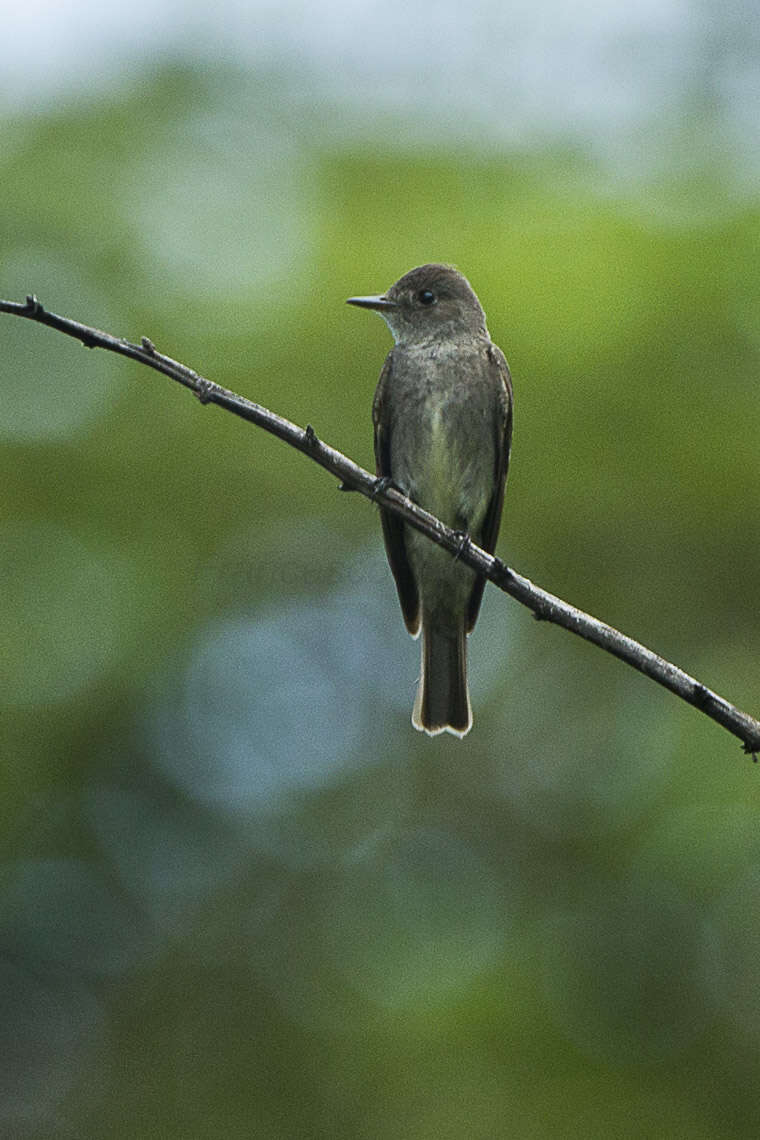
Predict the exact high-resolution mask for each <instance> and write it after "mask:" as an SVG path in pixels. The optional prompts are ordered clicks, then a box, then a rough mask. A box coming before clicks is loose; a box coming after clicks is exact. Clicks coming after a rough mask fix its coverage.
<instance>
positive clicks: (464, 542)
mask: <svg viewBox="0 0 760 1140" xmlns="http://www.w3.org/2000/svg"><path fill="white" fill-rule="evenodd" d="M454 534H455V535H456V536H457V548H456V551H455V553H454V561H455V562H458V561H459V559H460V558H461V557H462V555H463V554H464V552H465V550H469V549H470V547H471V546H472V542H471V541H470V536H469V534H467V533H466V531H463V530H455V531H454Z"/></svg>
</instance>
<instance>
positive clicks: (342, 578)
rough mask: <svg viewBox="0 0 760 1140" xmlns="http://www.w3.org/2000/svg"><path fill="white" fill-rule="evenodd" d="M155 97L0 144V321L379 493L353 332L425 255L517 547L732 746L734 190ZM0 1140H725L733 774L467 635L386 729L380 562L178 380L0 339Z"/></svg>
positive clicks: (118, 97)
mask: <svg viewBox="0 0 760 1140" xmlns="http://www.w3.org/2000/svg"><path fill="white" fill-rule="evenodd" d="M270 95H271V88H270V86H268V85H267V84H266V83H263V82H262V84H261V85H260V86H257V85H256V84H255V83H253V84H248V85H245V84H242V83H241V81H240V80H239V78H238V77H236V76H234V75H230V74H228V73H225V72H223V71H219V72H215V71H211V70H209V71H207V72H205V73H204V72H202V71H199V70H193V69H190V68H182V67H174V68H172V67H167V68H165V69H163V70H159V71H157V72H155V73H153V74H146V75H144V76H142V77H141V78H139V79H138V78H136V79H135V80H134V81H133V84H132V86H131V88H129V89H125V90H123V91H121V92H119V93H116V94H114V95H112V96H110V97H108V98H102V99H100V100H97V101H93V102H90V103H81V104H71V105H65V106H62V107H60V108H58V109H56V110H51V111H50V112H49V113H45V114H38V115H35V116H31V115H29V116H26V117H20V118H18V119H17V120H15V121H13V122H6V123H4V124H3V125H2V126H1V127H0V142H2V149H1V151H0V171H1V173H2V185H3V204H2V208H0V250H1V251H2V254H1V255H0V283H1V284H0V293H2V295H3V296H6V297H9V298H11V299H22V298H23V296H24V295H25V294H26V293H27V292H34V293H36V294H37V295H38V296H39V297H40V299H41V300H42V301H43V303H44V304H45V305H46V306H47V307H49V308H51V309H53V310H54V311H57V312H61V313H64V314H66V315H68V316H72V317H75V318H78V319H80V320H82V321H84V322H86V323H91V324H93V323H94V324H97V325H100V326H102V327H105V328H107V329H108V330H109V331H110V332H113V333H115V334H117V335H123V336H126V337H128V338H129V339H133V340H134V339H137V338H139V336H140V335H148V336H150V337H151V338H152V339H153V340H154V342H155V343H156V345H157V346H158V347H159V348H160V349H161V350H162V351H164V352H167V353H169V354H171V355H174V356H176V357H178V358H179V359H182V360H183V361H185V362H186V363H188V364H190V365H191V366H192V367H195V368H197V369H198V370H199V371H201V372H203V373H204V374H205V375H208V376H209V377H211V378H212V379H214V380H216V381H218V382H220V383H222V384H224V385H226V386H228V387H231V388H233V389H236V390H238V391H240V392H241V393H242V394H244V395H246V396H248V397H250V398H252V399H254V400H257V401H259V402H261V403H264V404H266V405H267V406H269V407H271V408H273V409H274V410H275V411H278V412H280V413H281V414H283V415H286V416H288V417H290V418H292V419H295V420H296V421H297V422H299V423H302V424H303V423H306V422H309V423H311V424H313V426H314V427H315V430H316V431H317V433H318V434H319V435H321V436H322V437H323V438H325V439H326V440H328V441H329V442H330V443H332V444H334V445H335V446H336V447H339V448H341V449H342V450H344V451H346V452H347V453H348V454H349V455H351V456H352V457H354V458H355V459H357V461H359V462H361V463H363V464H365V465H369V464H370V463H371V458H370V457H371V428H370V406H371V398H372V393H373V389H374V384H375V381H376V376H377V374H378V373H379V369H380V366H381V363H382V359H383V357H384V354H385V352H386V351H387V349H388V347H389V343H388V335H387V332H386V330H385V328H384V326H382V325H381V323H380V322H372V321H370V320H369V319H367V318H365V317H364V316H363V315H361V314H358V313H356V312H353V311H351V310H348V309H346V308H345V307H344V305H343V301H344V299H345V297H347V296H349V295H350V294H352V293H357V292H369V291H374V290H379V289H383V288H385V287H387V286H388V285H389V284H390V283H391V282H392V281H393V280H395V278H397V277H398V276H400V274H401V273H403V272H404V271H406V270H407V269H409V268H410V267H411V266H412V265H415V264H419V263H421V262H423V261H426V260H432V259H440V260H446V261H451V262H454V263H455V264H457V266H458V267H459V268H461V269H462V270H463V271H464V272H465V273H466V274H467V275H468V276H469V278H470V279H471V281H472V283H473V285H474V287H475V288H476V290H477V292H478V294H479V296H480V298H481V300H482V301H483V304H484V307H485V309H486V312H487V314H488V317H489V327H490V329H491V333H492V335H493V337H494V339H495V340H496V341H497V343H499V344H500V345H501V346H502V347H503V348H504V350H505V352H506V355H507V358H508V359H509V361H510V364H511V366H512V371H513V375H514V383H515V392H516V426H515V439H514V452H513V466H512V471H511V474H510V482H509V487H508V493H507V505H506V512H505V521H504V524H503V527H502V536H501V541H500V544H499V552H500V553H501V554H502V555H503V556H505V557H506V558H507V559H508V560H509V562H510V563H511V564H512V565H513V566H514V567H515V568H516V569H518V570H519V571H521V572H523V573H525V574H528V575H529V576H530V577H532V578H534V579H535V580H536V581H537V582H539V583H540V584H541V585H543V586H545V587H547V588H549V589H551V590H553V591H555V592H557V593H559V594H560V595H562V596H564V597H566V598H567V599H568V600H570V601H572V602H573V603H575V604H577V605H579V606H581V607H583V608H585V609H588V610H590V611H591V612H593V613H595V614H596V615H597V616H599V617H601V618H604V619H605V620H608V621H610V622H611V623H613V624H615V625H617V626H618V627H620V628H622V629H623V630H625V631H626V632H630V633H631V634H633V635H634V636H637V637H639V638H640V639H641V640H643V641H644V642H645V643H647V644H649V645H651V646H652V648H654V649H656V650H658V651H659V652H662V653H663V654H664V655H665V656H667V657H669V658H671V659H673V660H675V661H677V662H678V663H679V664H681V665H683V666H684V667H686V668H687V669H689V671H691V672H693V673H694V674H695V675H697V676H698V677H699V678H700V679H702V680H703V681H704V682H705V683H706V684H709V685H711V686H713V687H714V688H716V689H717V690H718V691H719V692H721V693H723V694H724V695H726V696H727V697H728V698H729V699H732V700H735V701H736V703H738V704H739V705H740V706H742V707H744V708H746V709H748V711H750V712H752V711H754V712H755V713H757V711H758V709H759V708H760V688H759V687H758V671H757V649H756V647H757V644H758V638H759V637H760V616H759V611H758V605H757V597H758V585H759V584H760V579H759V571H758V561H757V550H758V548H759V547H760V514H759V513H758V510H757V503H758V495H757V464H758V459H757V444H756V440H757V429H758V424H759V423H760V387H759V386H758V379H757V377H758V363H759V362H760V338H759V337H758V323H757V313H758V311H759V310H760V274H759V272H758V264H759V263H758V258H757V248H758V238H757V235H758V232H760V228H759V227H760V216H759V215H760V198H758V197H757V196H756V197H754V198H747V197H744V198H740V197H738V196H736V195H735V194H734V193H733V189H732V186H731V182H730V174H729V173H728V172H726V171H725V170H723V169H719V168H718V167H717V166H715V167H714V168H713V167H709V168H705V169H700V170H699V172H698V173H694V174H691V175H689V176H686V175H683V176H680V177H675V176H674V178H673V180H672V183H671V184H664V183H663V182H660V183H659V184H658V185H656V186H655V185H643V184H642V185H639V186H635V187H633V188H630V189H628V190H625V189H621V188H620V187H618V188H617V189H616V191H615V192H613V190H612V189H611V188H610V187H609V186H607V185H602V184H601V182H600V180H599V178H598V173H597V171H596V168H595V167H594V165H593V163H592V162H591V160H590V159H587V158H586V157H585V156H583V155H582V154H579V153H568V152H566V151H563V150H561V149H559V148H557V149H553V148H552V147H547V148H546V149H545V150H543V151H541V152H534V153H530V154H527V153H525V154H514V155H511V156H504V155H499V156H495V155H494V156H488V155H484V154H482V153H480V152H478V151H477V150H476V149H475V148H473V150H472V151H467V150H463V149H461V148H452V149H451V150H447V149H445V148H444V147H442V146H438V147H436V148H430V149H428V150H425V149H424V148H415V149H413V150H412V149H407V150H406V151H403V152H402V151H399V150H398V149H396V148H395V147H394V146H393V145H391V143H390V141H388V140H386V141H384V142H379V143H378V145H377V147H375V148H371V147H370V146H369V145H367V146H366V147H365V149H363V150H357V149H352V148H350V147H348V146H346V145H343V146H341V145H338V144H337V143H335V142H332V143H329V142H326V141H325V140H324V138H323V136H322V135H321V134H320V130H319V111H318V109H315V111H314V113H313V116H312V118H311V119H309V117H308V116H305V117H304V118H303V119H302V120H300V121H297V122H295V121H293V120H292V119H289V120H287V121H285V120H283V121H280V120H279V119H278V109H277V104H276V102H273V101H271V99H270ZM1 335H2V343H3V351H2V369H1V371H0V384H1V385H2V410H1V411H0V433H1V434H2V438H3V447H2V450H1V451H0V488H2V490H1V491H0V494H2V519H1V520H0V530H1V532H2V534H1V536H0V580H1V581H2V586H1V587H0V588H1V591H2V593H1V596H2V605H1V606H0V643H1V644H2V645H3V654H2V665H0V705H1V706H2V719H1V721H0V745H1V748H0V754H1V755H2V758H3V762H2V768H1V769H0V787H1V788H2V796H1V797H0V803H1V804H2V808H1V809H0V819H1V820H2V831H1V832H0V843H1V844H2V852H3V866H2V873H1V874H0V987H1V988H2V993H3V995H4V996H3V1001H4V1003H5V1004H4V1008H5V1009H6V1014H5V1017H4V1025H3V1027H2V1028H0V1034H2V1036H3V1049H4V1055H5V1057H6V1061H5V1063H4V1069H5V1074H4V1075H3V1076H1V1077H0V1085H2V1089H0V1091H2V1096H1V1097H0V1102H1V1106H0V1120H2V1124H3V1129H4V1134H6V1135H9V1136H10V1135H12V1136H14V1137H27V1136H30V1137H31V1136H38V1135H39V1136H40V1137H42V1136H44V1137H57V1136H62V1137H63V1136H67V1137H68V1136H87V1137H98V1136H104V1137H105V1136H113V1135H117V1134H118V1135H119V1136H122V1137H125V1138H128V1137H135V1138H137V1137H140V1138H147V1137H154V1136H155V1137H159V1136H160V1137H162V1138H168V1137H175V1136H176V1137H182V1138H185V1137H194V1138H196V1137H197V1138H202V1137H209V1138H211V1137H218V1136H225V1137H229V1138H233V1137H241V1138H242V1137H246V1138H247V1137H251V1136H261V1137H267V1138H268V1140H275V1138H278V1137H283V1138H284V1137H306V1136H315V1137H316V1136H320V1137H321V1136H333V1137H346V1138H348V1137H352V1138H353V1137H359V1136H361V1137H368V1138H370V1137H371V1138H377V1140H380V1138H386V1137H387V1138H389V1140H390V1138H394V1140H395V1138H397V1137H407V1136H408V1137H414V1138H415V1140H425V1138H427V1137H431V1138H432V1137H435V1138H436V1140H440V1138H442V1137H452V1138H453V1137H464V1136H466V1137H468V1138H470V1137H471V1138H475V1140H477V1138H479V1137H483V1138H491V1137H501V1136H519V1137H521V1138H522V1137H525V1138H528V1137H550V1136H551V1137H554V1136H563V1137H565V1136H567V1137H574V1136H578V1137H584V1138H589V1137H602V1136H604V1137H609V1136H614V1137H641V1136H674V1137H675V1136H688V1137H690V1138H697V1137H705V1138H707V1137H710V1138H711V1140H714V1138H717V1137H726V1138H728V1137H738V1136H747V1137H750V1136H756V1135H757V1132H758V1128H759V1127H760V1104H758V1093H757V1082H756V1081H755V1079H754V1075H755V1072H756V1069H757V1064H758V1061H759V1060H760V1005H758V1000H757V993H758V992H759V991H760V985H759V983H760V973H759V972H758V965H757V963H758V960H759V959H758V954H757V950H758V946H760V907H759V906H758V903H759V902H760V896H759V894H758V891H759V887H758V882H759V880H758V877H757V871H756V868H757V856H758V845H759V843H760V841H759V840H758V834H760V832H759V830H758V808H757V802H758V785H757V779H758V774H757V772H756V771H755V770H754V769H753V767H752V765H751V764H750V763H749V762H748V761H747V760H746V759H745V758H743V757H742V754H741V752H740V748H739V746H738V744H737V743H736V742H735V741H734V740H733V739H732V738H731V737H730V736H728V735H727V734H726V733H724V732H722V731H721V730H720V729H718V728H717V727H716V726H715V725H714V724H712V722H710V721H708V720H707V719H706V718H704V717H701V716H700V715H699V714H697V713H696V712H695V711H694V710H691V709H688V708H685V707H681V706H680V705H679V703H678V702H677V701H676V699H675V698H672V697H670V696H668V695H667V694H665V693H663V692H661V691H660V690H658V689H657V688H656V686H654V685H652V684H650V683H649V682H648V681H645V680H644V679H642V678H640V677H638V676H637V675H635V674H633V673H632V672H631V671H629V670H626V669H624V668H623V667H622V666H621V665H619V664H618V663H617V662H614V661H612V660H611V659H609V658H607V657H605V656H604V655H603V654H601V653H599V652H597V651H596V650H593V649H590V648H589V647H586V646H584V645H581V644H575V643H574V642H573V641H572V639H571V638H569V637H567V636H566V635H565V634H563V633H560V632H559V631H558V630H556V629H552V628H548V627H546V626H545V625H541V626H538V625H535V624H534V623H533V622H532V621H531V620H530V618H529V615H527V614H526V613H524V612H522V611H518V609H517V607H515V605H514V604H513V603H512V602H511V601H509V600H508V599H506V598H503V597H500V596H496V593H495V591H494V592H493V596H489V597H487V599H486V606H485V607H484V612H483V616H482V619H481V622H480V625H479V627H478V630H477V631H476V633H475V634H474V636H473V638H472V643H471V655H472V662H473V664H472V668H473V675H474V682H475V686H474V703H475V728H474V730H473V733H472V734H471V736H470V737H469V738H468V739H467V740H466V741H465V742H463V743H459V742H456V741H452V740H448V739H447V740H443V741H441V740H436V741H434V742H430V741H427V740H422V739H419V738H418V737H417V736H416V734H415V733H413V731H412V729H411V726H410V725H409V714H410V711H411V703H412V696H413V682H414V676H415V669H416V653H417V649H416V648H415V647H414V646H413V645H412V643H411V642H408V640H407V639H406V638H405V635H404V633H403V630H402V628H401V626H402V623H401V618H400V614H399V613H398V611H397V606H396V602H395V598H394V596H393V591H392V588H391V583H390V575H389V573H388V572H387V570H386V569H385V568H384V567H383V566H382V564H381V563H382V557H381V554H380V546H381V543H380V537H379V527H378V520H377V518H376V516H375V512H374V511H373V510H372V509H370V508H368V506H367V504H366V502H364V501H361V500H359V498H358V497H355V496H346V495H339V494H337V493H335V487H334V485H333V484H332V482H331V480H330V479H329V478H327V477H325V474H324V473H323V472H321V471H320V470H319V469H318V468H316V467H315V466H313V465H311V464H309V463H308V462H306V461H305V460H304V459H303V458H302V457H301V456H299V455H297V454H296V453H294V452H292V451H290V450H289V449H288V448H286V447H284V446H283V445H281V444H280V443H278V442H277V441H275V440H273V439H270V438H269V437H267V436H266V435H264V434H263V433H261V432H259V431H257V430H254V429H252V428H251V427H249V426H247V425H245V424H242V423H240V422H237V421H236V420H235V419H234V418H233V417H231V416H226V415H224V414H222V413H220V412H219V411H218V410H216V409H213V408H205V409H204V408H201V407H200V405H198V404H197V402H195V401H193V400H192V399H190V398H189V396H188V395H187V394H186V393H185V392H183V391H182V390H180V389H179V388H175V387H173V386H172V385H171V384H170V383H168V382H166V381H165V380H164V379H163V378H161V377H159V376H157V375H153V374H151V373H150V372H148V371H147V370H146V369H144V368H140V367H138V366H136V365H134V366H133V365H131V364H130V363H128V362H125V361H121V360H116V359H110V358H109V357H108V356H107V355H106V354H105V353H100V352H84V351H83V350H82V348H81V347H80V346H78V345H76V344H74V343H73V342H69V341H68V340H66V339H65V338H63V337H60V336H59V335H58V334H56V333H53V332H52V331H50V330H47V329H42V328H36V327H34V326H31V325H27V324H26V323H24V322H21V321H17V320H15V319H13V318H11V317H5V318H3V320H2V326H1Z"/></svg>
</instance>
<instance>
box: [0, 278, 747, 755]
mask: <svg viewBox="0 0 760 1140" xmlns="http://www.w3.org/2000/svg"><path fill="white" fill-rule="evenodd" d="M0 312H4V313H11V314H14V315H15V316H18V317H27V318H28V319H29V320H33V321H37V322H38V323H40V324H43V325H49V326H50V328H54V329H58V331H59V332H62V333H66V335H67V336H71V337H74V338H75V339H77V340H80V341H81V342H82V344H84V345H85V346H86V347H87V348H106V349H108V350H109V351H111V352H117V353H119V354H120V355H121V356H128V357H130V358H131V359H132V360H137V361H139V362H140V363H141V364H146V365H147V366H148V367H149V368H154V369H155V370H156V371H157V372H163V373H164V375H165V376H168V377H170V379H172V380H176V381H177V383H179V384H183V385H184V386H185V387H186V388H189V389H190V390H191V391H192V392H194V393H195V395H196V396H197V397H198V399H199V400H200V401H201V403H202V404H217V405H218V406H219V407H221V408H225V409H226V410H227V411H228V412H233V413H234V414H235V415H236V416H240V417H241V418H242V419H244V420H248V421H249V422H251V423H254V424H257V425H258V426H259V427H262V428H264V430H265V431H268V432H270V433H271V434H272V435H276V436H277V437H278V438H279V439H282V440H284V441H285V443H288V444H290V446H291V447H295V448H296V449H297V450H298V451H301V452H303V453H304V454H305V455H308V456H309V458H310V459H313V460H314V462H315V463H319V464H320V466H321V467H324V468H325V469H326V470H327V471H330V472H331V473H332V474H333V475H335V476H337V478H338V479H340V480H341V484H342V487H343V488H344V489H345V490H355V491H360V492H361V494H363V495H365V496H366V497H367V498H368V499H372V500H373V501H374V502H376V503H378V504H379V505H380V506H381V507H383V508H384V509H386V510H388V511H392V512H393V513H394V514H397V515H399V516H400V517H401V518H403V519H404V520H405V521H406V522H407V523H408V524H409V525H410V526H412V527H414V528H415V529H416V530H419V531H421V532H422V533H423V534H425V535H427V537H428V538H429V539H431V541H433V542H436V543H437V544H438V545H439V546H443V547H444V548H445V549H446V550H449V551H450V552H451V553H452V554H453V555H455V556H456V557H457V558H459V559H460V561H461V562H464V563H465V564H466V565H467V566H471V567H472V569H473V570H477V571H478V572H479V573H481V574H483V575H484V576H485V577H486V578H488V579H489V581H491V582H493V583H494V585H496V586H498V587H499V589H500V590H503V591H504V592H505V593H506V594H509V595H510V596H511V597H513V598H515V599H516V601H518V602H520V603H522V605H524V606H527V607H528V608H529V609H531V610H533V613H534V614H535V616H536V618H538V619H539V620H542V621H550V622H553V623H554V624H555V625H559V626H562V628H563V629H567V630H569V631H570V632H571V633H575V634H577V635H578V636H579V637H582V638H585V640H586V641H590V642H592V643H593V644H594V645H598V646H599V647H600V649H605V650H606V651H607V652H608V653H611V654H613V656H615V657H619V658H620V660H621V661H625V662H626V663H627V664H628V665H632V666H633V668H634V669H638V671H639V672H640V673H643V674H644V675H645V676H647V677H651V678H652V680H653V681H657V682H658V684H660V685H663V686H664V687H665V688H666V689H670V691H671V692H672V693H675V694H676V696H679V697H681V699H682V700H684V701H686V702H687V703H688V704H690V705H693V706H694V708H696V709H699V711H700V712H703V713H705V715H706V716H709V717H710V718H711V719H712V720H714V721H716V723H717V724H720V725H722V726H723V728H726V729H728V731H729V732H731V733H733V735H734V736H737V737H738V738H739V740H741V741H742V742H743V744H744V751H745V752H747V753H750V754H751V755H752V757H753V759H754V760H756V759H757V753H758V752H760V721H757V720H755V718H754V717H751V716H749V715H748V714H747V713H745V712H742V711H741V710H740V709H737V708H736V707H735V706H734V705H732V704H731V703H730V702H729V701H727V700H726V699H725V698H724V697H721V696H719V695H718V694H717V693H715V692H713V691H712V689H708V688H707V687H706V686H705V685H703V684H701V683H700V682H699V681H697V680H696V679H695V678H694V677H690V676H689V674H688V673H684V671H683V670H682V669H679V668H678V667H677V666H676V665H672V664H671V663H670V662H669V661H666V660H665V658H663V657H660V656H658V654H656V653H653V652H652V651H651V649H647V648H646V647H645V646H644V645H640V644H639V642H637V641H634V640H633V638H631V637H626V636H625V635H624V634H622V633H619V632H618V630H616V629H613V628H612V626H609V625H606V624H605V623H604V622H601V621H599V620H598V619H597V618H595V617H592V616H591V615H590V614H587V613H584V612H583V611H582V610H578V609H576V608H575V606H571V605H569V604H568V603H567V602H563V601H562V599H561V598H557V597H555V596H554V595H553V594H549V593H547V591H546V590H542V589H541V588H540V587H539V586H534V585H533V583H532V582H530V581H529V580H528V579H527V578H523V577H522V576H521V575H519V574H516V573H515V572H514V570H510V568H509V567H508V566H507V565H506V564H505V563H504V562H502V561H501V560H500V559H499V558H495V557H494V556H493V555H491V554H487V553H486V551H485V550H481V549H480V547H478V546H475V544H474V543H473V542H471V541H470V539H469V538H466V539H464V541H463V539H462V535H461V534H459V533H458V532H456V531H453V530H451V529H450V528H449V527H446V526H444V525H443V523H442V522H440V520H439V519H437V518H435V517H434V516H433V515H431V514H429V513H428V512H427V511H425V510H423V509H422V508H421V507H418V506H417V505H416V504H415V503H413V502H412V501H411V499H408V498H406V496H405V495H403V494H401V493H400V492H399V491H397V490H396V489H395V488H394V487H392V486H388V485H387V484H386V482H385V481H383V480H380V479H377V478H376V477H375V476H374V475H371V474H370V473H369V471H365V470H364V468H363V467H359V466H358V464H356V463H354V462H353V461H352V460H351V459H348V458H347V457H346V456H345V455H342V454H341V452H339V451H336V450H335V449H334V448H332V447H330V446H328V444H326V443H323V442H322V440H320V439H318V437H317V435H316V433H315V431H314V429H313V428H312V427H311V425H307V427H306V429H305V430H304V429H302V428H299V427H298V426H297V425H296V424H293V423H291V422H290V420H286V419H284V418H283V417H282V416H278V415H276V414H275V413H274V412H270V411H269V410H268V409H267V408H264V407H262V406H261V405H260V404H254V403H253V402H252V401H250V400H246V399H244V398H243V397H242V396H238V395H236V394H235V393H234V392H231V391H229V389H227V388H222V387H221V386H220V385H218V384H214V383H213V382H212V381H210V380H207V379H206V378H205V377H203V376H200V375H199V374H198V373H197V372H194V371H193V370H192V369H191V368H188V367H187V366H186V365H184V364H180V363H179V361H177V360H172V358H171V357H170V356H164V355H163V353H160V352H158V351H157V350H156V348H155V346H154V345H153V343H152V341H150V340H148V338H147V337H143V338H142V340H141V342H140V344H139V345H138V344H132V343H131V342H130V341H128V340H123V339H121V338H118V337H114V336H111V335H110V333H105V332H101V331H100V330H99V329H95V328H91V327H89V326H88V325H83V324H80V323H79V321H73V320H70V319H69V318H68V317H59V316H57V315H56V314H55V313H50V312H48V311H47V310H46V309H44V308H43V306H42V305H41V304H40V302H39V301H38V300H37V298H36V297H34V296H29V297H27V299H26V302H25V303H20V302H16V301H0Z"/></svg>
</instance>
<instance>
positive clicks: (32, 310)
mask: <svg viewBox="0 0 760 1140" xmlns="http://www.w3.org/2000/svg"><path fill="white" fill-rule="evenodd" d="M26 310H27V312H28V313H29V314H30V315H31V316H34V317H38V316H39V315H40V314H41V313H44V312H45V310H44V309H43V307H42V305H41V304H40V302H39V301H38V300H37V297H36V296H35V294H34V293H27V295H26Z"/></svg>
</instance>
